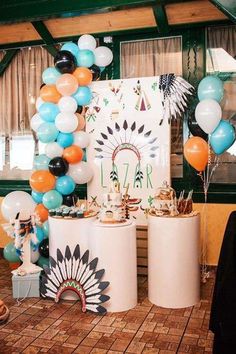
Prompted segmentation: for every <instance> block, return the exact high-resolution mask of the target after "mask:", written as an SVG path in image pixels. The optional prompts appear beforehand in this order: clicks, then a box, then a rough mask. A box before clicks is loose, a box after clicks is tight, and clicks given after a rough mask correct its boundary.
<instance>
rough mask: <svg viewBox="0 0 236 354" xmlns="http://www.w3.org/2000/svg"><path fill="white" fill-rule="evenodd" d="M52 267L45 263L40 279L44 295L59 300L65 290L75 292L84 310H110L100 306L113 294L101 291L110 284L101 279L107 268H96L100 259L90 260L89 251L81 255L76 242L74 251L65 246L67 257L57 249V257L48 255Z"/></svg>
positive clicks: (98, 311) (97, 311) (101, 312)
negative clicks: (109, 294) (105, 293)
mask: <svg viewBox="0 0 236 354" xmlns="http://www.w3.org/2000/svg"><path fill="white" fill-rule="evenodd" d="M49 264H50V266H49V267H47V266H44V271H45V275H43V276H42V279H41V289H40V290H41V295H42V296H43V297H50V298H53V299H54V300H55V302H58V301H59V300H60V297H61V295H62V294H63V293H64V292H65V291H66V290H71V291H74V292H75V293H76V294H77V295H78V296H79V298H80V300H81V306H82V311H83V312H85V311H86V310H89V311H92V312H96V313H100V314H105V313H106V312H107V310H106V309H105V308H104V307H103V306H101V304H102V303H104V302H106V301H108V300H109V299H110V297H109V296H108V295H104V294H102V292H103V290H105V289H106V288H107V287H108V285H109V284H110V283H109V282H107V281H101V278H102V277H103V275H104V273H105V270H104V269H101V270H98V271H96V267H97V264H98V258H94V259H93V260H92V261H91V262H89V251H88V250H87V251H86V252H85V253H84V254H83V255H81V254H80V247H79V245H77V246H76V247H75V249H74V252H73V254H72V253H71V251H70V248H69V246H66V250H65V256H63V254H62V253H61V251H60V250H59V249H57V260H55V259H54V258H53V257H49Z"/></svg>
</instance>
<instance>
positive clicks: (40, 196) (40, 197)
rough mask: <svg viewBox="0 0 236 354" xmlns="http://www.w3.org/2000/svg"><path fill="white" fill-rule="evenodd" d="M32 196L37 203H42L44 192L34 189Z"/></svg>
mask: <svg viewBox="0 0 236 354" xmlns="http://www.w3.org/2000/svg"><path fill="white" fill-rule="evenodd" d="M31 196H32V198H33V200H34V201H35V203H37V204H41V203H42V202H43V196H44V193H38V192H35V191H32V192H31Z"/></svg>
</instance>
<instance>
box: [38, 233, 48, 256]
mask: <svg viewBox="0 0 236 354" xmlns="http://www.w3.org/2000/svg"><path fill="white" fill-rule="evenodd" d="M39 254H40V256H42V257H45V258H48V257H49V240H48V238H45V239H44V240H43V241H41V242H40V244H39Z"/></svg>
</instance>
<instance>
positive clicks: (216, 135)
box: [210, 120, 235, 155]
mask: <svg viewBox="0 0 236 354" xmlns="http://www.w3.org/2000/svg"><path fill="white" fill-rule="evenodd" d="M234 141H235V130H234V127H233V126H232V124H230V123H229V122H227V121H225V120H221V121H220V123H219V125H218V126H217V128H216V129H215V130H214V132H213V133H212V134H211V136H210V144H211V147H212V149H213V151H214V152H215V154H216V155H220V154H223V152H225V151H226V150H228V149H229V148H230V146H231V145H233V143H234Z"/></svg>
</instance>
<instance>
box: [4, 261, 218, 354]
mask: <svg viewBox="0 0 236 354" xmlns="http://www.w3.org/2000/svg"><path fill="white" fill-rule="evenodd" d="M213 284H214V274H212V275H211V277H210V279H208V281H207V283H206V284H203V285H202V288H201V299H202V300H201V302H200V303H199V304H197V305H196V306H194V307H189V308H185V309H177V310H176V309H175V310H174V309H165V308H161V307H157V306H155V305H152V304H151V303H150V302H149V301H148V298H147V278H146V277H139V303H138V306H137V307H136V308H134V309H132V310H130V311H127V312H122V313H115V314H112V313H110V314H107V315H106V316H104V317H101V316H96V315H94V314H91V313H86V314H84V313H81V312H80V303H79V302H72V301H71V302H68V301H61V302H60V303H59V304H55V303H54V302H53V301H51V300H44V299H40V298H29V299H26V300H25V301H23V302H22V303H21V304H20V305H19V306H18V305H17V303H16V301H15V300H14V299H13V298H12V295H11V275H10V270H9V268H8V265H7V262H5V261H4V260H0V298H1V299H3V300H4V301H5V303H6V304H7V306H8V307H9V308H10V311H11V315H10V318H9V321H8V322H7V323H6V324H5V325H0V353H1V354H4V353H11V354H14V353H24V354H34V353H54V354H63V353H79V354H85V353H97V354H105V353H108V354H118V353H135V354H138V353H150V354H151V353H153V354H154V353H155V354H157V353H158V354H174V353H179V354H184V353H195V354H203V353H208V354H209V353H211V352H212V339H213V335H212V333H211V332H209V331H208V321H209V314H210V301H211V296H212V289H213Z"/></svg>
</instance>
